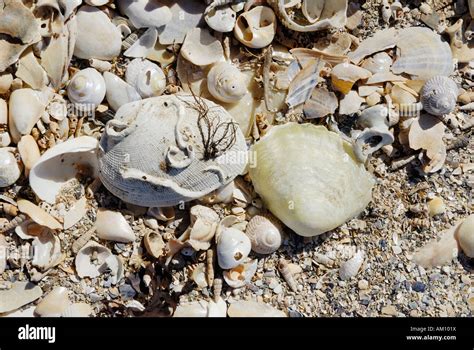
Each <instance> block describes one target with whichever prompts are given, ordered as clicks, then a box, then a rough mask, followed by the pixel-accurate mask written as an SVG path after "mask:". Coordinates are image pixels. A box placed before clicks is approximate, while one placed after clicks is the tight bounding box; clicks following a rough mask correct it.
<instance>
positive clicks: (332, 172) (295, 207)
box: [249, 123, 374, 236]
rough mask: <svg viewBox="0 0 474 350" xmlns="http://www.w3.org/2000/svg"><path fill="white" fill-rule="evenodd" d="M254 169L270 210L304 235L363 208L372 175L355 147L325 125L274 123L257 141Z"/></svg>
mask: <svg viewBox="0 0 474 350" xmlns="http://www.w3.org/2000/svg"><path fill="white" fill-rule="evenodd" d="M251 152H254V154H255V164H256V166H255V167H250V169H249V171H250V172H249V173H250V177H251V179H252V183H253V185H254V187H255V191H256V192H257V193H258V194H259V195H260V196H261V197H262V199H263V200H264V202H265V204H266V205H267V207H268V209H269V210H270V211H271V212H272V213H273V214H274V215H275V216H276V217H277V218H278V219H280V220H281V221H282V222H283V223H284V224H285V225H286V226H288V227H289V228H291V229H292V230H294V231H295V232H296V233H298V234H299V235H302V236H315V235H319V234H321V233H324V232H327V231H329V230H332V229H334V228H336V227H338V226H340V225H342V224H343V223H344V222H346V221H347V220H349V219H350V218H352V217H354V216H356V215H358V214H359V213H360V212H362V211H363V210H364V208H365V207H366V205H367V204H368V203H369V202H370V200H371V197H372V195H371V189H372V186H373V183H374V181H373V179H372V177H371V175H370V174H369V173H368V172H367V171H366V170H365V168H364V166H363V165H362V164H360V163H359V162H358V161H357V160H356V159H355V156H354V153H353V150H352V148H351V146H350V145H349V144H348V143H347V142H345V141H343V140H342V139H341V138H340V137H339V136H338V135H337V134H335V133H333V132H330V131H328V130H327V129H326V128H324V127H322V126H314V125H311V124H302V125H299V124H296V123H288V124H285V125H282V126H274V127H273V128H271V129H270V131H269V132H268V133H267V134H266V135H265V136H264V137H263V138H262V139H261V140H260V141H259V142H257V143H256V144H255V145H253V146H252V148H251Z"/></svg>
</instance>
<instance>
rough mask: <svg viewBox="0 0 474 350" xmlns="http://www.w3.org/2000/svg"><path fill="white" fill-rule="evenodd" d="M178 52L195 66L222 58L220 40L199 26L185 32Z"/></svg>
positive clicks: (208, 63) (205, 64)
mask: <svg viewBox="0 0 474 350" xmlns="http://www.w3.org/2000/svg"><path fill="white" fill-rule="evenodd" d="M180 53H181V55H182V56H183V57H184V58H185V59H187V60H188V61H189V62H191V63H192V64H195V65H197V66H207V65H210V64H213V63H216V62H218V61H221V60H223V59H224V49H223V48H222V44H221V43H220V41H219V40H217V39H216V38H214V37H213V36H212V35H211V33H210V32H209V31H208V30H207V29H201V28H194V29H193V30H191V31H189V32H188V34H186V39H185V40H184V43H183V46H182V47H181V51H180Z"/></svg>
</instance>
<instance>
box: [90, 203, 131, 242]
mask: <svg viewBox="0 0 474 350" xmlns="http://www.w3.org/2000/svg"><path fill="white" fill-rule="evenodd" d="M95 226H96V230H97V236H98V237H99V238H100V239H104V240H108V241H115V242H122V243H130V242H133V241H135V233H133V230H132V228H131V227H130V224H129V223H128V222H127V220H125V218H124V217H123V215H122V214H121V213H119V212H115V211H111V210H106V209H104V208H99V209H98V211H97V220H96V222H95Z"/></svg>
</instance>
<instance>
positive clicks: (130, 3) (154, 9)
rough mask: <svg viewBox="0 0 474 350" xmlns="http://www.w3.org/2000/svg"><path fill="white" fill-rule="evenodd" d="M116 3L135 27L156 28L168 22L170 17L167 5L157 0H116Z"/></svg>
mask: <svg viewBox="0 0 474 350" xmlns="http://www.w3.org/2000/svg"><path fill="white" fill-rule="evenodd" d="M117 4H118V8H119V10H120V12H122V13H123V14H124V15H125V16H127V17H128V18H129V19H130V21H131V22H132V24H133V26H134V27H135V28H149V27H156V28H158V27H161V26H164V25H166V24H168V23H169V22H170V21H171V18H172V15H171V11H170V9H169V7H168V6H166V5H165V4H163V3H162V2H160V1H157V0H153V1H149V0H118V1H117Z"/></svg>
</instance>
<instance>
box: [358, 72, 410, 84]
mask: <svg viewBox="0 0 474 350" xmlns="http://www.w3.org/2000/svg"><path fill="white" fill-rule="evenodd" d="M407 80H408V79H407V78H405V77H402V76H400V75H396V74H393V73H392V72H381V73H375V74H374V75H372V76H371V77H370V78H369V79H367V82H366V83H367V84H380V83H385V82H387V81H389V82H405V81H407Z"/></svg>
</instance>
